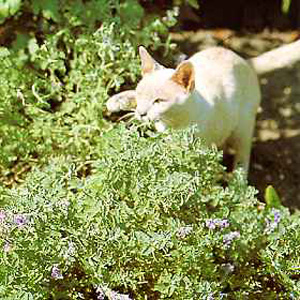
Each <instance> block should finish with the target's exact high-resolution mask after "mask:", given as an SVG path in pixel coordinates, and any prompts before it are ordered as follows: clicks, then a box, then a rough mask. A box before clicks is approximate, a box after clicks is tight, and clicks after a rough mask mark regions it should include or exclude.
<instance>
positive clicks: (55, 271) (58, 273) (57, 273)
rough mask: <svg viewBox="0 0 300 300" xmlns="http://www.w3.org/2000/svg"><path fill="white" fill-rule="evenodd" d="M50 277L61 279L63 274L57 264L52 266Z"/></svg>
mask: <svg viewBox="0 0 300 300" xmlns="http://www.w3.org/2000/svg"><path fill="white" fill-rule="evenodd" d="M51 277H52V278H53V279H55V280H58V279H63V278H64V277H63V275H62V273H61V270H60V269H59V268H58V267H57V266H53V267H52V270H51Z"/></svg>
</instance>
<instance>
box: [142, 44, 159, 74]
mask: <svg viewBox="0 0 300 300" xmlns="http://www.w3.org/2000/svg"><path fill="white" fill-rule="evenodd" d="M139 54H140V58H141V62H142V74H143V76H144V75H146V74H149V73H151V72H153V71H156V70H160V69H163V68H164V67H163V66H162V65H160V64H159V63H158V62H156V61H155V60H154V59H153V58H152V57H151V55H150V54H149V53H148V51H147V50H146V49H145V48H144V47H143V46H140V47H139Z"/></svg>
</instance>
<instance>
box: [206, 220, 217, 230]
mask: <svg viewBox="0 0 300 300" xmlns="http://www.w3.org/2000/svg"><path fill="white" fill-rule="evenodd" d="M205 226H206V227H207V228H208V229H215V228H216V223H215V220H213V219H208V220H206V221H205Z"/></svg>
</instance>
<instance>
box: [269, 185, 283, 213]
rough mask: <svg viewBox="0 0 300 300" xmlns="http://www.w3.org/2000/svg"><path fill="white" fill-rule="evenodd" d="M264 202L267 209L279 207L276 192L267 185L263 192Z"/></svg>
mask: <svg viewBox="0 0 300 300" xmlns="http://www.w3.org/2000/svg"><path fill="white" fill-rule="evenodd" d="M265 201H266V203H267V206H268V207H275V208H279V207H280V206H281V203H280V198H279V196H278V194H277V192H276V190H275V189H274V188H273V187H272V186H271V185H269V186H268V187H267V188H266V190H265Z"/></svg>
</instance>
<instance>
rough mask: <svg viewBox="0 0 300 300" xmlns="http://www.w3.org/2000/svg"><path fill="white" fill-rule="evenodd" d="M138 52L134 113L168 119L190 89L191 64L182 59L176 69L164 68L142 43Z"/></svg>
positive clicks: (140, 115) (145, 118)
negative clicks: (138, 76) (139, 62)
mask: <svg viewBox="0 0 300 300" xmlns="http://www.w3.org/2000/svg"><path fill="white" fill-rule="evenodd" d="M139 54H140V58H141V63H142V65H141V68H142V75H143V77H142V79H141V81H140V82H139V83H138V85H137V88H136V104H137V107H136V116H137V118H139V119H142V120H153V121H154V120H163V121H166V123H168V120H170V119H172V118H174V117H175V116H174V114H175V111H176V110H178V107H180V105H184V103H185V101H186V99H188V97H189V95H190V93H191V92H192V91H193V90H194V85H195V74H194V68H193V65H192V64H191V63H190V62H188V61H184V62H182V63H181V64H179V66H178V67H177V68H176V70H174V69H167V68H165V67H163V66H161V65H160V64H159V63H157V62H156V61H155V60H154V59H153V58H152V57H151V55H150V54H149V53H148V52H147V50H146V49H145V48H144V47H142V46H140V47H139ZM175 107H176V109H174V108H175Z"/></svg>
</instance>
